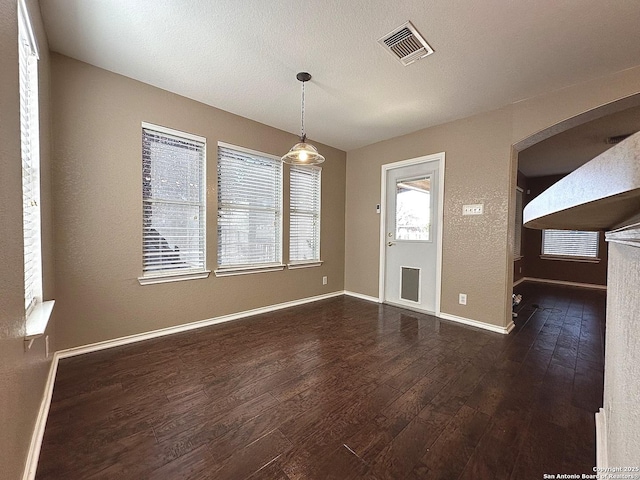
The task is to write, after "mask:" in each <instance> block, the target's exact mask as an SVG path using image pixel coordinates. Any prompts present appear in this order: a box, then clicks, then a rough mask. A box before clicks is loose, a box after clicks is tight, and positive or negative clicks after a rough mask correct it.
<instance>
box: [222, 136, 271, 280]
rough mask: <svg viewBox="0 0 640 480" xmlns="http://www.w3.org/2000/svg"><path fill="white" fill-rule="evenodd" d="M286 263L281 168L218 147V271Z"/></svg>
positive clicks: (259, 157) (260, 156) (258, 157)
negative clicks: (283, 250) (283, 247)
mask: <svg viewBox="0 0 640 480" xmlns="http://www.w3.org/2000/svg"><path fill="white" fill-rule="evenodd" d="M280 263H282V162H281V161H280V159H279V158H275V157H271V156H268V155H265V154H261V153H258V152H252V151H250V150H246V149H240V148H238V147H231V146H226V145H219V146H218V266H219V267H220V268H222V269H223V268H225V267H249V266H259V265H269V264H280Z"/></svg>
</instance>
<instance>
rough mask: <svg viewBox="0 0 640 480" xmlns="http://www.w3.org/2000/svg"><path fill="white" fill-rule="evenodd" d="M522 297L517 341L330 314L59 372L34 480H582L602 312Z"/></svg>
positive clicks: (392, 310) (260, 319)
mask: <svg viewBox="0 0 640 480" xmlns="http://www.w3.org/2000/svg"><path fill="white" fill-rule="evenodd" d="M518 293H522V294H523V295H524V302H523V304H521V305H520V307H519V308H520V315H519V317H518V318H517V319H516V328H515V329H514V331H513V332H512V333H511V335H508V336H505V335H499V334H493V333H491V332H486V331H481V330H477V329H474V328H470V327H467V326H462V325H458V324H455V323H451V322H445V321H440V320H437V319H435V318H434V317H432V316H429V315H423V314H419V313H414V312H408V311H405V310H403V309H400V308H397V307H391V306H386V305H378V304H375V303H370V302H366V301H362V300H359V299H355V298H351V297H337V298H333V299H329V300H323V301H320V302H315V303H313V304H308V305H303V306H300V307H295V308H291V309H286V310H280V311H278V312H273V313H271V314H265V315H259V316H256V317H251V318H247V319H243V320H239V321H235V322H231V323H228V324H221V325H216V326H212V327H207V328H202V329H199V330H197V331H196V332H184V333H180V334H176V335H173V336H171V337H164V338H156V339H153V340H149V341H146V342H140V343H136V344H133V345H128V346H122V347H118V348H114V349H109V350H104V351H100V352H96V353H92V354H87V355H82V356H79V357H75V358H69V359H65V360H62V361H61V362H60V365H59V369H58V377H57V379H56V384H55V389H54V394H53V399H52V404H51V408H50V413H49V419H48V422H47V428H46V431H45V437H44V441H43V444H42V451H41V456H40V464H39V468H38V472H37V478H38V479H39V480H43V479H62V478H64V479H66V478H87V479H103V478H104V479H107V478H109V479H111V478H118V479H119V480H129V479H132V480H133V479H136V480H137V479H140V478H145V479H147V478H150V479H155V478H158V479H160V478H162V479H168V478H170V479H207V478H215V479H223V478H233V479H240V480H242V479H247V478H249V479H252V480H265V479H273V480H297V479H315V478H317V479H331V478H335V479H360V478H367V479H372V480H375V479H378V480H382V479H394V480H395V479H401V478H406V479H412V480H417V479H425V478H429V479H431V478H434V479H438V478H441V479H445V478H446V479H452V480H453V479H458V480H459V479H473V480H495V479H508V478H512V479H523V478H542V474H543V473H550V472H551V473H578V472H580V473H582V472H584V473H589V472H590V471H591V469H592V467H593V464H594V461H595V441H594V419H593V414H594V413H595V412H596V411H597V409H598V408H599V407H600V406H601V405H602V387H603V370H604V357H603V348H604V347H603V338H604V314H605V305H604V300H605V297H604V294H603V293H602V292H592V291H588V292H585V291H584V290H580V289H575V288H564V287H548V286H543V285H534V284H526V283H525V284H522V285H520V286H519V287H518ZM533 304H537V305H538V306H539V307H537V308H534V307H533Z"/></svg>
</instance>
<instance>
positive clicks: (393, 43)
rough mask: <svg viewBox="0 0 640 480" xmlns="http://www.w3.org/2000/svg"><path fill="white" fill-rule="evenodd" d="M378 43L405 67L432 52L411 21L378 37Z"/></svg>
mask: <svg viewBox="0 0 640 480" xmlns="http://www.w3.org/2000/svg"><path fill="white" fill-rule="evenodd" d="M378 43H379V44H380V45H382V46H383V47H384V48H385V50H387V51H388V52H389V53H390V54H391V55H393V56H394V57H395V58H397V59H398V60H399V61H400V63H402V64H403V65H404V66H405V67H406V66H407V65H411V64H412V63H413V62H415V61H416V60H420V59H421V58H424V57H427V56H429V55H431V54H432V53H433V48H431V47H430V46H429V44H428V43H427V41H426V40H425V39H424V38H422V35H420V34H419V33H418V31H417V30H416V27H414V26H413V25H412V24H411V22H407V23H405V24H404V25H400V26H399V27H398V28H396V29H394V30H393V31H392V32H390V33H388V34H387V35H385V36H384V37H382V38H380V39H378Z"/></svg>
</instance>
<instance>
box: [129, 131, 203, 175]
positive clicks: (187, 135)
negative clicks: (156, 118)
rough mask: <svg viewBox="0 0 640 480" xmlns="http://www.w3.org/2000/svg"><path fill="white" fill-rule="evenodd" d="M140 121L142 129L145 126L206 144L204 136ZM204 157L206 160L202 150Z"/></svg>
mask: <svg viewBox="0 0 640 480" xmlns="http://www.w3.org/2000/svg"><path fill="white" fill-rule="evenodd" d="M141 123H142V128H143V129H144V128H146V129H148V130H153V131H155V132H158V133H163V134H165V135H171V136H172V137H175V138H177V139H179V140H181V139H185V138H186V139H187V140H193V141H195V142H200V143H204V144H205V145H206V144H207V139H206V138H205V137H201V136H200V135H194V134H193V133H187V132H183V131H181V130H175V129H173V128H169V127H163V126H162V125H155V124H153V123H149V122H141ZM204 157H205V160H206V158H207V155H206V152H204ZM206 163H207V162H206V161H205V164H206ZM205 178H206V177H205Z"/></svg>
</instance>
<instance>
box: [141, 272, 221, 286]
mask: <svg viewBox="0 0 640 480" xmlns="http://www.w3.org/2000/svg"><path fill="white" fill-rule="evenodd" d="M210 273H211V270H204V271H202V272H198V273H183V274H179V273H173V274H171V275H158V276H155V277H138V282H140V285H155V284H157V283H168V282H181V281H183V280H199V279H201V278H207V277H209V274H210Z"/></svg>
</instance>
